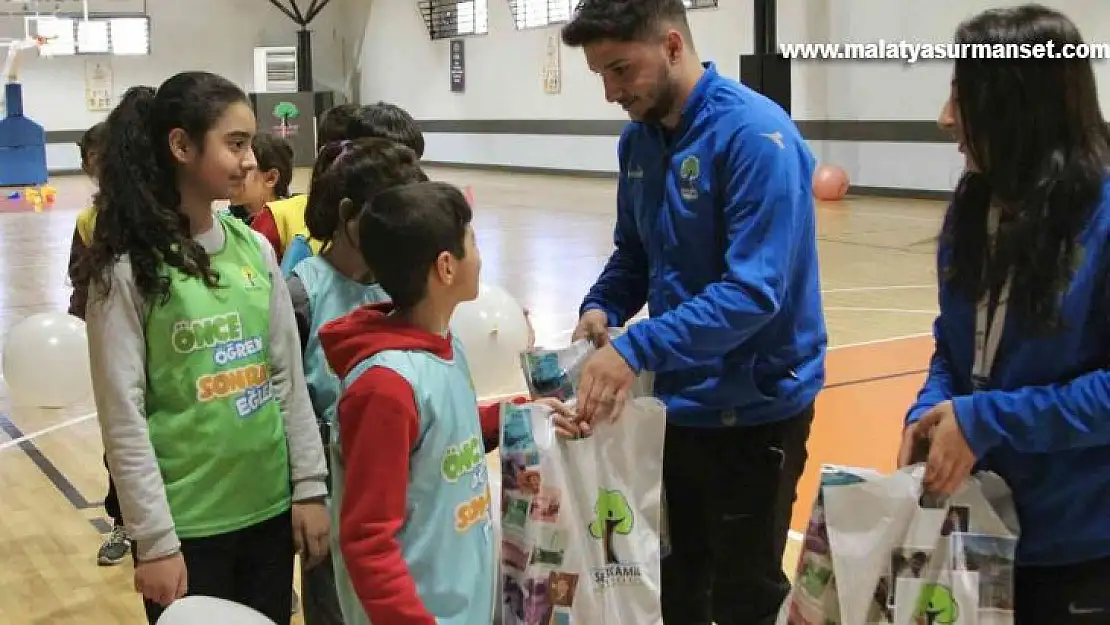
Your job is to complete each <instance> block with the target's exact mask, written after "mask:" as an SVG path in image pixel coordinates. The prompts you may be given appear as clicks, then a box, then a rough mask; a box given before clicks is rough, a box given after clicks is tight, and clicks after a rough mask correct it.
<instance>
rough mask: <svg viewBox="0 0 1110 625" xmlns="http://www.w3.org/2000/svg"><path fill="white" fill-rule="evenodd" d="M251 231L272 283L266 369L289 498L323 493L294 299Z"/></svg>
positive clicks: (323, 468)
mask: <svg viewBox="0 0 1110 625" xmlns="http://www.w3.org/2000/svg"><path fill="white" fill-rule="evenodd" d="M255 235H256V237H257V238H258V241H259V244H260V245H261V246H262V253H263V254H264V255H265V257H266V264H267V265H268V266H269V270H270V281H271V283H272V284H273V287H272V291H271V293H270V371H271V380H272V383H273V385H274V393H275V395H276V396H277V398H278V403H279V405H280V406H281V415H282V418H283V419H284V420H285V436H286V438H287V439H288V441H289V468H290V470H291V472H292V476H291V478H292V482H293V501H304V500H306V499H316V498H321V497H325V496H326V495H327V494H328V487H327V479H328V466H327V463H326V461H325V459H324V444H323V441H322V440H321V439H320V428H319V426H318V425H317V424H316V413H315V412H314V411H313V409H312V401H311V400H310V399H309V396H308V382H306V381H305V377H304V361H303V356H302V355H301V338H300V332H299V331H298V330H297V319H296V317H295V316H294V314H293V300H292V298H291V296H290V295H289V288H288V287H287V286H286V284H285V280H284V279H283V277H282V273H281V266H280V265H279V264H278V261H277V255H276V254H275V253H274V248H273V246H271V245H270V242H269V241H267V240H266V238H265V237H264V236H262V235H261V234H258V233H257V232H256V233H255Z"/></svg>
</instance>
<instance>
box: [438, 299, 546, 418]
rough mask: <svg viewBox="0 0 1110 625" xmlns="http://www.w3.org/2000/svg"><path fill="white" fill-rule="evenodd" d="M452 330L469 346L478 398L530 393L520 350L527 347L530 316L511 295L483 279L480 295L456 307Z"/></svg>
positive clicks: (471, 367) (469, 359) (468, 351)
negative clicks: (522, 367)
mask: <svg viewBox="0 0 1110 625" xmlns="http://www.w3.org/2000/svg"><path fill="white" fill-rule="evenodd" d="M451 331H452V332H453V333H454V334H455V336H457V337H458V338H459V340H460V341H462V344H463V348H464V349H465V350H466V359H467V362H468V363H469V364H470V377H471V378H472V380H473V381H474V391H475V392H476V393H477V394H478V399H492V398H495V397H503V396H506V395H516V394H521V393H527V389H528V387H527V385H526V384H525V382H524V372H523V370H522V369H521V364H520V354H521V353H522V352H524V351H525V350H527V349H528V320H527V319H526V318H525V317H524V308H523V307H521V305H520V303H519V302H517V301H516V299H514V298H513V296H512V295H509V293H508V292H506V291H505V290H504V289H502V288H501V287H499V286H494V285H492V284H485V283H482V284H481V285H479V287H478V298H477V299H475V300H474V301H470V302H463V303H462V304H460V305H459V307H458V308H456V309H455V314H454V316H453V317H451Z"/></svg>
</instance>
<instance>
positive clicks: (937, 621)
mask: <svg viewBox="0 0 1110 625" xmlns="http://www.w3.org/2000/svg"><path fill="white" fill-rule="evenodd" d="M913 617H914V619H915V620H917V622H919V623H925V624H926V625H954V623H956V621H957V620H959V618H960V605H959V604H958V603H956V597H955V595H953V594H952V589H951V588H949V587H947V586H942V585H940V584H926V585H925V586H924V587H923V588H922V589H921V595H920V596H919V598H918V601H917V609H916V610H914V613H913Z"/></svg>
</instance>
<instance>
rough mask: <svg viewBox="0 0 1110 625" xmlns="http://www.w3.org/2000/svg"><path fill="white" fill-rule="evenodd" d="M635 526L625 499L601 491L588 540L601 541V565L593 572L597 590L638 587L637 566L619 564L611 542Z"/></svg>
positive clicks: (616, 494)
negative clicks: (603, 558)
mask: <svg viewBox="0 0 1110 625" xmlns="http://www.w3.org/2000/svg"><path fill="white" fill-rule="evenodd" d="M635 524H636V517H635V514H634V513H633V511H632V506H630V505H629V504H628V498H627V497H625V496H624V493H622V492H620V491H619V490H607V489H604V488H603V489H601V490H600V491H599V492H598V494H597V501H596V503H594V518H593V520H592V521H591V522H590V524H589V530H590V536H593V537H594V538H596V539H598V540H600V541H601V546H602V551H603V552H604V554H605V565H604V566H603V567H599V568H595V569H594V570H593V577H594V584H595V586H596V589H597V590H601V589H604V588H608V587H611V586H629V585H638V584H641V583H643V582H642V579H641V578H642V575H643V574H642V571H641V568H640V565H639V564H637V563H632V562H628V561H627V559H625V560H622V559H621V558H620V557H618V556H617V550H616V548H615V547H614V545H613V539H614V538H615V537H616V536H618V535H620V536H628V535H629V534H631V533H632V528H633V527H634V526H635Z"/></svg>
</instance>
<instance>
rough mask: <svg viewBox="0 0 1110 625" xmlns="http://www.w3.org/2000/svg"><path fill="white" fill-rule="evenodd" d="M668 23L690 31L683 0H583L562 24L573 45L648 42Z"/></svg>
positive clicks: (564, 38)
mask: <svg viewBox="0 0 1110 625" xmlns="http://www.w3.org/2000/svg"><path fill="white" fill-rule="evenodd" d="M665 22H670V23H673V24H674V25H675V26H678V27H679V28H681V29H683V33H684V34H689V32H690V24H689V22H687V21H686V6H685V5H684V4H682V0H582V1H581V2H579V3H578V7H577V8H576V9H575V10H574V16H573V17H572V18H571V20H570V22H568V23H567V25H566V26H563V30H562V38H563V43H564V44H566V45H568V46H570V47H572V48H580V47H582V46H586V45H589V44H592V43H597V42H599V41H621V42H631V41H646V40H649V39H651V38H652V37H654V36H655V35H656V34H657V31H658V30H659V27H660V25H662V24H663V23H665Z"/></svg>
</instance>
